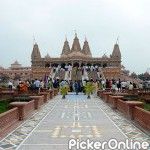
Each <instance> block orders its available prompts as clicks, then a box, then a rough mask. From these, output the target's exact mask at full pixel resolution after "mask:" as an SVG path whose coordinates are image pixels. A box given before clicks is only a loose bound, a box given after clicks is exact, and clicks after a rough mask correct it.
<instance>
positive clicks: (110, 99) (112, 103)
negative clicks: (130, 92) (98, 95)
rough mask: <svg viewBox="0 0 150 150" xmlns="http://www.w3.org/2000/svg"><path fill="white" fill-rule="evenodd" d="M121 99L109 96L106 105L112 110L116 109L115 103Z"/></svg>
mask: <svg viewBox="0 0 150 150" xmlns="http://www.w3.org/2000/svg"><path fill="white" fill-rule="evenodd" d="M121 98H123V96H113V95H109V98H108V103H109V104H111V105H112V108H113V109H117V101H118V99H121Z"/></svg>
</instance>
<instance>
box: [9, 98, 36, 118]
mask: <svg viewBox="0 0 150 150" xmlns="http://www.w3.org/2000/svg"><path fill="white" fill-rule="evenodd" d="M10 106H12V107H17V108H18V112H19V120H23V119H25V118H26V117H28V116H29V115H30V114H31V113H32V112H33V111H34V108H35V107H34V100H32V101H30V102H12V103H10Z"/></svg>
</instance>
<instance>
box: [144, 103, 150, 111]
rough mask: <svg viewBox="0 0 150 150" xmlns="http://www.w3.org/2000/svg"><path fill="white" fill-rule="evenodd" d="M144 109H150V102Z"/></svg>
mask: <svg viewBox="0 0 150 150" xmlns="http://www.w3.org/2000/svg"><path fill="white" fill-rule="evenodd" d="M144 109H145V110H148V111H150V104H146V103H145V104H144Z"/></svg>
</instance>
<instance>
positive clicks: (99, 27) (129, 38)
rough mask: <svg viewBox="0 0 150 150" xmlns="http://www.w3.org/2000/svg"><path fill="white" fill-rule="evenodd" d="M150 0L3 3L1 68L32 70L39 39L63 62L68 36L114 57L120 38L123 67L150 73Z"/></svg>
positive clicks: (45, 50)
mask: <svg viewBox="0 0 150 150" xmlns="http://www.w3.org/2000/svg"><path fill="white" fill-rule="evenodd" d="M149 8H150V0H0V65H1V66H4V67H9V66H10V64H11V63H13V62H14V61H15V60H18V61H19V62H20V63H21V64H22V65H24V66H28V65H31V63H30V61H31V52H32V47H33V35H34V36H35V39H36V42H37V43H38V45H39V47H40V50H41V54H42V56H43V57H44V56H45V55H46V54H47V53H49V55H50V56H51V57H57V56H58V57H59V56H60V53H61V50H62V46H63V43H64V40H65V36H67V38H68V41H69V42H70V45H72V41H73V38H74V30H76V31H77V34H78V37H79V39H80V43H81V45H83V42H84V39H85V36H86V37H87V39H88V41H89V44H90V48H91V51H92V54H93V56H100V57H101V56H102V55H103V54H104V53H106V54H107V55H110V54H111V53H112V50H113V46H114V44H115V42H116V39H117V37H118V36H119V46H120V50H121V53H122V64H123V65H124V66H125V67H126V69H129V70H130V71H131V72H133V71H134V72H137V73H142V72H145V71H146V69H147V68H149V67H150V16H149V15H150V9H149Z"/></svg>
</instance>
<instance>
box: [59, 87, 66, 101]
mask: <svg viewBox="0 0 150 150" xmlns="http://www.w3.org/2000/svg"><path fill="white" fill-rule="evenodd" d="M60 92H61V94H62V99H65V98H66V95H67V92H68V87H67V86H65V85H64V86H63V87H61V89H60Z"/></svg>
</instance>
